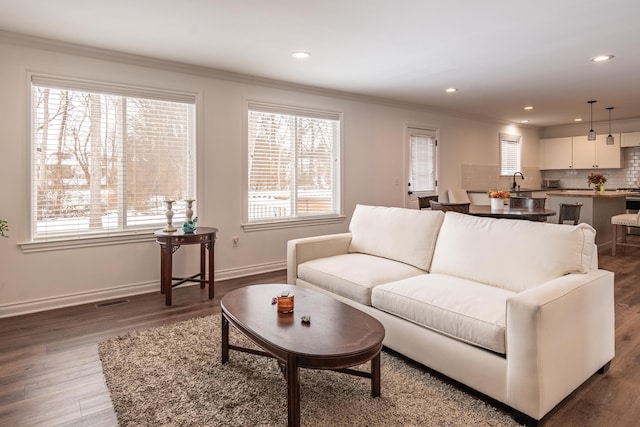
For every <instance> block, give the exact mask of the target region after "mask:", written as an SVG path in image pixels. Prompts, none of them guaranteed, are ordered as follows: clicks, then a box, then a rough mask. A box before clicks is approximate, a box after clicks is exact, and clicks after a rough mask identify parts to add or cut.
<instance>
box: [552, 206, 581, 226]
mask: <svg viewBox="0 0 640 427" xmlns="http://www.w3.org/2000/svg"><path fill="white" fill-rule="evenodd" d="M580 209H582V203H576V204H570V203H560V212H559V213H558V224H564V222H565V221H573V225H578V222H579V221H580Z"/></svg>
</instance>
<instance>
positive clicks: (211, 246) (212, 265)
mask: <svg viewBox="0 0 640 427" xmlns="http://www.w3.org/2000/svg"><path fill="white" fill-rule="evenodd" d="M215 244H216V241H215V234H214V235H213V239H211V242H210V243H209V244H208V245H207V250H208V251H209V279H208V280H209V299H213V267H214V265H215V258H214V256H213V248H214V246H215ZM202 278H203V279H204V272H203V276H202Z"/></svg>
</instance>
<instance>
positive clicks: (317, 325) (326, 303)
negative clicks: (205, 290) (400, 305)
mask: <svg viewBox="0 0 640 427" xmlns="http://www.w3.org/2000/svg"><path fill="white" fill-rule="evenodd" d="M286 290H288V291H290V292H292V293H293V294H294V295H295V297H294V298H295V299H294V312H293V313H289V314H282V313H278V310H277V305H276V304H272V303H271V301H272V299H273V297H275V296H277V295H280V293H281V292H282V291H286ZM220 306H221V308H222V363H223V364H224V363H226V362H227V361H228V360H229V350H237V351H242V352H246V353H252V354H258V355H262V356H268V357H274V358H276V359H278V361H279V362H280V363H281V366H283V367H284V374H285V377H286V380H287V406H288V417H289V418H288V419H289V426H299V425H300V379H299V368H311V369H329V370H334V371H339V372H343V373H346V374H351V375H357V376H360V377H365V378H370V379H371V396H373V397H378V396H380V350H381V349H382V339H383V338H384V327H383V326H382V324H381V323H380V322H378V321H377V320H376V319H374V318H373V317H371V316H369V315H368V314H366V313H363V312H362V311H360V310H356V309H355V308H353V307H351V306H349V305H347V304H344V303H342V302H340V301H337V300H335V299H333V298H331V297H329V296H327V295H324V294H321V293H319V292H315V291H312V290H310V289H305V288H302V287H299V286H292V285H253V286H246V287H243V288H240V289H237V290H235V291H232V292H229V293H228V294H227V295H225V296H224V297H223V298H222V300H221V301H220ZM302 316H310V317H311V323H309V324H305V323H302V321H301V320H300V319H301V317H302ZM229 324H232V325H233V326H234V327H236V328H237V329H238V330H239V331H240V332H242V333H243V334H244V335H246V336H247V337H248V338H249V339H250V340H251V341H253V342H254V343H256V344H257V345H258V346H259V347H261V348H262V349H264V351H260V350H255V349H249V348H244V347H239V346H236V345H233V344H230V343H229ZM368 361H371V372H370V373H369V372H362V371H358V370H354V369H348V368H349V367H352V366H356V365H359V364H361V363H365V362H368Z"/></svg>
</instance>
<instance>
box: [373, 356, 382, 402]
mask: <svg viewBox="0 0 640 427" xmlns="http://www.w3.org/2000/svg"><path fill="white" fill-rule="evenodd" d="M371 397H380V353H378V354H376V357H374V358H373V359H371Z"/></svg>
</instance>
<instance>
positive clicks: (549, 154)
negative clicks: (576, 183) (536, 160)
mask: <svg viewBox="0 0 640 427" xmlns="http://www.w3.org/2000/svg"><path fill="white" fill-rule="evenodd" d="M540 148H541V150H540V152H541V154H542V159H541V161H540V164H541V166H540V169H571V168H572V167H573V161H572V148H571V137H570V136H569V137H566V138H549V139H541V140H540Z"/></svg>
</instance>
